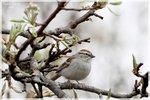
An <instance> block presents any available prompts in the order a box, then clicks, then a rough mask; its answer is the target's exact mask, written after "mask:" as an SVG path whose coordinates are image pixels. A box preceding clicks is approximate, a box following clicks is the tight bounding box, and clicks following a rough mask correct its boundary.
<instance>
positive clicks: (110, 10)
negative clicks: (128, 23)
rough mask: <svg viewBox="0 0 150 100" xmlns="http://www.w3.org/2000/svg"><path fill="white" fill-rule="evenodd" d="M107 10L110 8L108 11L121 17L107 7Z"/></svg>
mask: <svg viewBox="0 0 150 100" xmlns="http://www.w3.org/2000/svg"><path fill="white" fill-rule="evenodd" d="M107 8H108V10H109V11H110V12H111V13H112V14H114V15H116V16H119V14H117V13H115V12H114V11H112V10H111V9H110V8H109V7H107Z"/></svg>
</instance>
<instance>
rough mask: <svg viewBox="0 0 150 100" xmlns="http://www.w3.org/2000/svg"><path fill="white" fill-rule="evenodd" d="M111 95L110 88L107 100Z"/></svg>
mask: <svg viewBox="0 0 150 100" xmlns="http://www.w3.org/2000/svg"><path fill="white" fill-rule="evenodd" d="M110 97H111V89H109V91H108V97H107V100H109V99H110Z"/></svg>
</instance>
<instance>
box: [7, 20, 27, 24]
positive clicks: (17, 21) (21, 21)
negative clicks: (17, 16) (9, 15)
mask: <svg viewBox="0 0 150 100" xmlns="http://www.w3.org/2000/svg"><path fill="white" fill-rule="evenodd" d="M10 21H11V22H15V23H25V21H24V20H10Z"/></svg>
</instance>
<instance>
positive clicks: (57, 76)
mask: <svg viewBox="0 0 150 100" xmlns="http://www.w3.org/2000/svg"><path fill="white" fill-rule="evenodd" d="M59 77H60V75H58V74H57V75H55V76H53V77H52V78H51V80H53V81H55V80H57V79H58V78H59Z"/></svg>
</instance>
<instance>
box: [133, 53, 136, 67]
mask: <svg viewBox="0 0 150 100" xmlns="http://www.w3.org/2000/svg"><path fill="white" fill-rule="evenodd" d="M132 59H133V68H136V67H137V63H136V59H135V57H134V55H132Z"/></svg>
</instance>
